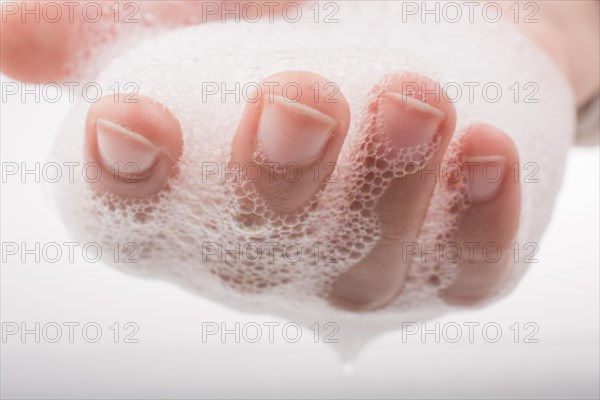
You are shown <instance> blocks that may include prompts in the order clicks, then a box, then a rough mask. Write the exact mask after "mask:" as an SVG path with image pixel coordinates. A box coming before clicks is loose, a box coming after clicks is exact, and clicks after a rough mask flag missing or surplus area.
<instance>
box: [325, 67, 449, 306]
mask: <svg viewBox="0 0 600 400" xmlns="http://www.w3.org/2000/svg"><path fill="white" fill-rule="evenodd" d="M375 91H376V93H375V100H374V103H373V104H372V105H371V107H370V108H371V110H372V115H375V116H376V118H373V122H372V123H370V124H368V125H367V126H368V128H367V130H368V133H367V139H368V140H370V141H371V142H380V147H381V144H383V147H384V148H389V150H388V151H385V152H383V153H382V152H379V154H376V155H375V156H373V157H367V159H366V163H367V164H368V165H367V167H368V166H369V165H375V166H376V165H378V164H382V165H391V166H392V167H391V169H392V170H394V172H395V176H396V177H395V178H393V179H392V180H391V181H390V182H389V186H388V187H387V189H385V193H384V194H383V196H382V197H381V198H380V199H379V202H378V205H377V207H376V213H377V216H378V217H379V221H380V227H381V240H380V241H379V243H378V244H377V245H376V246H375V248H374V249H373V250H372V251H371V253H370V254H369V255H368V256H367V257H366V258H365V259H363V260H362V261H361V262H359V263H358V264H357V265H355V266H354V267H352V268H351V269H350V270H349V271H347V272H346V273H344V274H342V275H341V276H340V277H339V278H338V280H337V281H336V282H335V284H334V287H333V291H332V294H331V301H332V302H333V303H334V304H336V305H337V306H339V307H342V308H346V309H352V310H371V309H374V308H378V307H381V306H384V305H385V304H387V303H388V302H390V301H391V300H392V299H393V298H395V297H396V296H397V295H398V293H399V292H400V290H401V289H402V286H403V285H404V281H405V278H406V274H407V271H408V268H409V265H410V260H402V257H401V256H402V254H401V251H402V247H403V246H402V243H405V242H409V241H414V240H415V239H416V237H417V235H418V233H419V230H420V228H421V225H422V223H423V220H424V218H425V213H426V211H427V207H428V204H429V201H430V199H431V195H432V192H433V189H434V187H435V185H436V176H438V175H439V174H437V173H435V171H436V170H439V163H440V161H441V160H442V158H443V156H444V152H445V150H446V148H447V146H448V143H449V142H450V139H451V137H452V134H453V132H454V127H455V121H456V113H455V110H454V106H453V104H452V103H450V102H449V101H448V100H447V99H446V97H445V96H443V93H442V91H441V89H440V87H439V85H438V84H436V83H435V82H434V81H432V80H431V79H429V78H426V77H423V76H420V75H417V74H412V73H410V74H408V73H407V74H398V75H394V76H391V77H388V80H387V82H385V83H384V84H382V85H380V86H379V87H378V88H377V89H375ZM372 115H369V116H367V118H368V119H370V118H371V117H372ZM381 162H383V163H381ZM425 168H427V170H425ZM371 169H372V168H371ZM375 172H376V173H377V171H375ZM388 172H389V171H388ZM379 173H380V174H381V171H379Z"/></svg>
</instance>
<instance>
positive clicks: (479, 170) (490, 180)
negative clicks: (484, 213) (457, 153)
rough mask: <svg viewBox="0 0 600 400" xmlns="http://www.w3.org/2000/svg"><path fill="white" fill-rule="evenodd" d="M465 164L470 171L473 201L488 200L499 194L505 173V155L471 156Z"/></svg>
mask: <svg viewBox="0 0 600 400" xmlns="http://www.w3.org/2000/svg"><path fill="white" fill-rule="evenodd" d="M464 165H465V167H466V168H467V171H468V172H467V173H468V177H469V188H470V191H471V201H473V202H475V203H479V202H484V201H488V200H491V199H492V198H494V197H495V196H496V195H497V194H498V192H499V190H500V186H501V184H502V181H503V178H504V173H505V168H504V167H505V165H506V159H505V158H504V157H502V156H482V157H469V158H466V159H465V162H464Z"/></svg>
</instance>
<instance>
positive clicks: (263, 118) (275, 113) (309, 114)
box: [256, 96, 338, 164]
mask: <svg viewBox="0 0 600 400" xmlns="http://www.w3.org/2000/svg"><path fill="white" fill-rule="evenodd" d="M337 125H338V123H337V121H336V120H335V119H333V118H332V117H330V116H329V115H326V114H324V113H322V112H320V111H317V110H315V109H314V108H311V107H308V106H306V105H304V104H300V103H297V102H295V103H294V102H292V101H291V100H287V99H285V98H283V97H280V96H274V97H273V99H272V100H269V99H265V101H264V103H263V109H262V112H261V115H260V120H259V123H258V130H257V133H256V135H257V138H258V144H259V146H260V150H261V151H262V152H263V154H264V156H265V157H266V159H267V161H269V162H275V163H282V164H284V163H292V162H307V161H311V160H316V159H318V158H319V156H320V155H321V153H322V152H323V149H324V148H325V145H326V144H327V142H328V141H329V138H330V137H331V136H332V135H333V134H334V132H335V129H336V127H337Z"/></svg>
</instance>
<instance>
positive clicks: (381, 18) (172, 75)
mask: <svg viewBox="0 0 600 400" xmlns="http://www.w3.org/2000/svg"><path fill="white" fill-rule="evenodd" d="M340 4H341V9H340V11H341V13H340V15H339V17H338V19H339V22H338V23H336V24H315V23H314V21H308V20H306V19H305V20H302V21H300V22H298V23H294V24H292V23H289V22H286V21H278V22H275V23H269V22H264V23H238V24H235V23H234V24H220V23H215V24H205V25H200V26H194V27H189V28H185V29H180V30H177V31H173V32H170V33H166V34H162V35H160V36H158V37H156V38H154V39H151V40H148V41H146V42H143V43H141V44H139V46H138V47H135V48H133V49H132V50H130V51H128V52H127V53H126V54H125V55H123V56H121V57H119V58H117V59H115V60H114V61H113V62H112V63H111V64H110V65H109V66H108V67H107V68H106V69H104V71H103V72H102V74H101V75H100V77H99V79H98V82H99V83H100V84H101V86H102V88H103V90H105V91H106V93H112V92H111V91H110V89H109V87H110V86H111V84H113V83H114V82H120V83H126V82H135V83H136V84H137V85H138V86H139V88H140V94H142V95H145V96H149V97H152V98H154V99H156V100H157V101H159V102H161V103H163V104H164V105H166V106H167V107H168V108H169V110H170V111H171V112H172V113H173V115H175V116H176V118H177V119H178V120H179V122H180V124H181V127H182V130H183V133H184V142H185V145H184V152H183V156H182V158H181V161H180V165H179V174H178V176H177V177H175V178H174V179H173V180H172V181H171V182H170V183H169V190H166V191H163V192H161V193H160V194H158V195H157V196H156V198H152V199H147V200H135V201H134V200H124V199H121V198H117V197H115V196H111V195H107V194H99V193H95V192H94V191H93V190H92V189H91V188H90V185H88V184H87V183H86V182H85V181H84V180H83V179H81V178H80V179H78V180H77V181H76V182H75V183H65V184H63V185H57V186H56V185H55V187H56V189H57V190H56V192H55V195H56V200H57V205H58V207H59V209H60V210H61V211H62V214H63V216H64V218H65V220H66V221H67V222H68V224H69V225H70V227H71V228H72V229H73V231H74V234H75V235H76V236H77V237H78V238H79V239H81V240H88V241H95V242H98V243H101V244H102V246H103V247H105V248H107V249H108V248H109V247H110V246H111V245H112V244H113V243H115V242H116V243H121V244H124V243H128V242H134V243H137V244H138V245H139V251H138V252H137V253H136V254H135V258H137V259H139V262H137V263H131V264H127V263H123V262H119V263H116V264H115V266H116V267H118V268H120V269H122V270H124V271H126V272H129V273H134V274H136V275H144V276H148V277H152V278H160V279H166V280H170V281H174V282H177V283H178V284H180V285H182V286H185V287H187V288H191V289H192V290H194V291H196V292H197V293H199V294H201V295H203V296H207V297H209V298H213V299H216V300H217V301H220V302H224V303H226V304H228V305H230V306H232V307H236V308H239V309H244V310H248V311H253V312H267V313H274V314H278V315H281V316H284V317H286V318H289V319H293V320H296V321H314V320H315V319H316V318H317V317H316V316H319V317H320V318H324V319H328V320H334V321H336V322H338V323H339V324H342V325H344V326H345V327H357V328H360V330H362V332H363V334H364V335H365V336H368V335H369V334H367V333H364V332H367V331H369V332H378V331H380V330H383V329H389V328H390V327H396V326H399V325H400V324H401V322H403V321H416V320H421V319H426V318H430V317H433V316H436V315H439V314H441V313H443V312H446V311H448V310H450V309H451V307H449V306H447V305H445V304H444V303H443V302H442V301H441V300H439V298H438V296H437V293H438V291H439V290H440V289H441V288H444V287H447V286H448V285H450V284H451V283H452V281H453V279H454V277H455V276H456V273H457V267H456V265H453V264H452V263H434V262H428V263H427V262H418V260H417V261H415V262H414V263H413V265H412V266H411V268H410V271H409V274H408V280H407V283H406V286H405V288H404V290H403V292H402V294H401V295H400V296H399V297H398V298H397V299H395V300H394V301H393V302H392V303H391V304H389V305H388V306H386V307H385V308H384V309H382V310H378V311H375V312H372V313H370V314H368V315H356V314H352V313H349V312H345V311H341V310H337V309H334V308H332V307H331V306H330V304H329V303H328V301H327V300H326V296H327V293H329V291H330V288H331V285H332V283H333V282H334V281H335V279H336V278H337V277H338V276H339V275H340V274H341V273H343V272H344V271H347V270H348V269H349V268H350V267H351V266H352V265H354V264H355V263H356V262H357V261H359V260H360V259H362V258H363V257H364V256H365V255H366V254H368V253H369V251H370V249H372V248H373V246H374V245H375V244H376V243H377V241H378V240H379V239H380V232H379V221H378V219H377V217H376V215H375V213H374V212H373V207H374V204H375V202H376V200H377V198H378V197H379V196H380V195H381V193H382V192H383V191H384V190H385V188H386V187H387V185H388V184H389V182H390V180H391V179H392V177H394V176H396V177H397V176H402V175H403V174H406V173H407V171H406V168H407V166H410V165H411V163H410V162H408V161H410V160H411V159H412V160H413V161H414V160H416V159H418V157H417V158H415V157H414V154H410V153H408V152H407V153H405V154H403V156H402V157H399V158H398V159H396V160H395V161H392V159H391V158H389V157H388V158H386V157H383V158H384V159H387V160H388V161H389V162H387V164H385V165H380V164H378V163H369V162H368V159H369V158H373V156H375V155H379V156H380V155H381V154H382V153H383V154H385V152H386V151H388V150H387V149H388V148H389V147H390V146H389V145H386V143H385V135H383V136H381V137H377V136H373V137H365V134H364V126H363V123H364V122H363V121H365V119H366V118H367V117H368V114H367V111H366V105H367V104H368V103H369V101H371V100H372V99H371V98H370V95H369V93H371V89H372V88H373V87H374V86H375V85H378V84H381V80H382V78H383V77H385V76H386V75H388V74H390V73H393V72H397V71H414V72H418V73H419V74H422V75H426V76H429V77H430V78H432V79H433V80H434V81H437V82H440V83H441V84H442V85H445V84H447V83H455V82H458V83H463V82H478V83H480V84H481V85H483V84H485V83H486V82H496V83H497V84H498V85H500V87H501V88H502V89H503V90H504V94H503V96H502V97H501V98H500V100H499V101H498V102H495V103H492V102H489V101H487V102H486V101H484V100H482V99H476V101H474V102H471V101H470V100H469V99H468V98H467V96H462V97H461V98H460V99H459V100H457V101H456V104H455V105H456V109H457V116H458V126H457V134H455V138H454V141H453V143H452V144H451V146H450V150H449V151H448V154H447V159H452V158H456V157H458V154H459V148H458V145H457V143H458V141H457V139H458V138H459V137H460V132H462V131H464V129H465V128H466V127H467V126H468V125H469V124H471V123H473V122H485V123H488V124H492V125H495V126H497V127H498V128H500V129H502V130H504V131H505V132H507V133H508V134H509V135H511V136H512V138H513V139H514V141H515V142H516V144H517V147H518V149H519V152H520V157H521V164H522V165H523V164H524V163H527V162H531V163H535V164H537V166H538V167H539V173H538V174H537V176H536V178H537V179H538V180H539V183H536V184H523V203H522V216H521V224H520V228H519V235H518V237H517V238H516V240H517V241H518V242H519V243H526V242H535V241H538V240H539V239H540V237H541V234H542V232H543V230H544V228H545V224H546V222H547V221H548V219H549V216H550V213H551V210H552V205H553V200H552V199H554V197H555V194H556V192H557V190H558V188H559V186H560V181H561V177H562V169H563V166H564V162H565V153H566V149H567V148H568V145H569V144H570V141H571V136H570V135H569V134H567V133H570V132H573V130H574V113H573V110H572V94H571V93H570V91H569V89H568V86H567V83H566V81H565V79H564V78H563V77H562V76H561V74H560V73H559V71H558V70H557V68H556V67H555V66H554V65H553V64H552V62H551V61H550V60H549V59H548V57H546V55H545V54H543V53H542V52H541V51H540V50H538V49H537V48H535V47H534V46H533V45H532V44H531V43H529V42H528V41H527V40H526V39H525V38H524V37H523V36H521V35H520V34H519V33H518V32H516V29H515V28H514V27H513V26H508V25H505V24H503V23H496V24H491V23H486V22H480V23H476V24H469V23H456V24H449V23H439V24H423V23H421V22H419V21H418V20H414V21H409V22H407V23H399V22H398V21H397V18H396V17H397V16H398V15H399V13H400V12H401V9H400V5H399V4H397V3H395V2H382V3H376V4H374V2H369V4H360V3H355V2H352V3H351V2H344V3H340ZM107 40H109V39H107ZM100 42H103V41H102V40H100ZM129 46H130V41H129V42H128V44H127V48H129ZM121 50H123V49H119V51H121ZM111 51H112V52H118V51H117V50H115V49H113V50H111ZM95 67H96V68H100V66H95ZM285 70H308V71H312V72H315V73H318V74H320V75H322V76H325V77H327V78H328V79H329V80H331V81H333V82H335V83H336V84H337V85H338V86H339V89H340V90H341V92H342V93H343V94H344V95H345V97H346V98H347V99H348V102H349V105H350V110H351V115H352V123H351V126H350V129H349V133H348V138H347V140H346V143H345V145H344V147H343V149H342V152H341V155H340V157H339V160H338V165H339V168H338V171H337V173H336V182H335V183H330V184H329V185H327V186H326V188H325V189H324V190H323V191H322V192H320V193H319V195H318V199H316V200H315V202H314V203H313V204H310V205H308V206H307V207H306V208H305V209H303V210H301V211H299V212H298V213H297V215H295V216H293V217H290V216H288V217H286V218H280V217H277V216H275V215H274V214H273V213H272V212H270V211H269V208H268V206H267V205H266V204H264V202H263V201H262V200H261V198H260V196H259V195H258V194H257V193H256V192H255V191H253V188H252V185H249V184H243V185H242V187H241V191H242V192H243V193H244V196H245V199H246V201H240V199H239V198H240V196H239V193H240V185H239V183H237V184H236V183H231V182H223V179H221V175H220V174H212V175H211V174H207V172H206V165H208V164H210V165H217V166H221V165H224V164H223V163H225V162H226V161H227V160H228V158H229V155H230V152H231V141H232V138H233V135H234V133H235V131H236V127H237V124H238V122H239V120H240V116H241V114H242V110H243V107H244V106H245V103H244V101H236V99H234V97H233V96H228V97H226V99H225V100H226V101H222V100H221V97H220V96H219V95H217V96H203V90H204V89H205V88H206V87H205V86H204V87H203V83H204V82H211V83H217V84H218V85H225V87H226V88H235V87H236V83H239V85H240V87H244V85H246V84H251V83H257V82H260V81H261V80H262V79H264V78H265V77H267V76H269V75H271V74H273V73H275V72H280V71H285ZM515 82H518V83H519V84H520V85H521V86H522V85H523V84H525V83H527V82H534V83H536V84H537V85H538V86H539V89H540V90H539V96H538V98H539V100H540V101H539V102H538V103H528V104H524V103H522V102H515V101H514V97H513V93H512V92H510V91H509V88H510V87H511V86H512V85H513V84H514V83H515ZM204 94H205V93H204ZM371 96H372V94H371ZM203 100H205V101H203ZM89 106H90V104H88V103H85V102H83V101H81V102H80V103H78V104H76V105H75V106H74V108H73V110H72V111H71V113H70V114H69V116H68V117H67V119H66V121H65V122H64V125H63V126H62V129H61V131H60V132H61V133H60V137H59V138H58V141H57V145H56V148H55V150H54V152H53V158H54V159H55V160H57V161H77V162H80V163H83V149H82V146H83V132H84V121H85V117H86V113H87V110H88V108H89ZM365 140H366V141H367V145H365ZM369 143H370V144H369ZM412 151H415V152H416V153H420V154H422V155H423V154H424V155H428V154H429V155H430V154H431V152H432V148H431V147H430V148H420V149H412ZM379 158H381V157H379ZM464 186H465V185H464V184H463V185H458V187H456V188H455V190H447V189H444V188H442V187H441V186H438V188H437V189H436V190H435V192H434V195H433V199H432V201H431V203H430V206H429V209H428V212H427V217H426V221H425V224H424V226H423V229H422V232H421V235H420V238H419V241H421V242H424V243H433V242H441V243H447V242H449V241H450V240H451V238H452V233H453V231H454V230H455V228H456V225H457V223H458V221H459V216H460V211H461V210H462V209H464V207H466V206H467V204H468V196H467V195H466V191H465V190H464ZM360 188H364V190H360ZM244 214H246V215H251V216H252V218H250V220H251V221H252V223H250V224H248V223H244V221H245V219H244V218H243V215H244ZM257 216H258V217H257ZM266 242H276V243H279V244H280V245H279V246H275V247H274V250H273V251H275V252H276V253H277V252H279V253H280V252H282V251H283V250H284V247H285V245H286V244H289V243H296V244H298V245H299V246H300V247H301V248H303V249H310V248H311V247H313V248H314V246H315V244H323V243H335V246H336V252H335V259H336V261H337V262H330V261H331V259H327V257H316V258H315V257H312V255H313V254H312V253H308V256H307V255H304V256H303V257H302V262H298V263H291V262H288V261H287V260H286V259H284V258H283V257H274V259H273V260H272V261H269V260H265V257H264V254H263V257H262V258H261V261H260V262H259V263H256V262H250V261H249V259H251V258H252V259H253V257H252V256H255V255H256V246H254V245H261V244H264V243H266ZM207 243H212V244H217V245H219V246H224V247H225V248H227V249H235V248H236V244H238V245H239V246H241V247H242V248H243V246H244V245H246V244H248V243H251V244H253V246H249V247H248V246H247V247H246V251H247V252H248V253H245V255H246V256H245V257H244V258H245V259H246V262H243V261H242V262H231V261H229V262H222V261H221V260H220V259H219V257H216V256H211V255H208V256H207V255H206V244H207ZM203 244H204V245H203ZM294 248H296V247H294ZM263 249H264V248H263ZM105 253H106V255H107V257H106V258H107V259H106V261H107V262H109V263H110V262H112V256H113V253H112V252H108V251H107V252H105ZM206 257H208V261H207V262H202V261H203V258H206ZM526 267H527V265H526V264H517V265H515V266H514V268H513V273H512V278H511V279H510V281H509V282H507V284H506V285H505V286H504V288H503V290H502V291H501V292H500V293H498V295H497V296H496V298H498V297H499V296H501V295H503V294H505V293H507V292H508V291H509V290H510V289H511V288H512V287H513V286H514V283H515V282H516V281H517V280H518V278H519V277H520V276H521V275H522V274H523V273H524V271H525V270H526ZM351 330H352V329H351V328H347V329H346V330H345V333H348V332H349V331H351ZM345 333H344V334H345ZM348 334H349V333H348ZM359 336H360V335H358V336H356V335H355V336H353V339H352V340H351V339H350V338H347V342H346V344H345V345H346V346H350V347H351V346H352V345H353V344H352V343H355V342H356V343H358V342H360V339H359Z"/></svg>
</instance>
